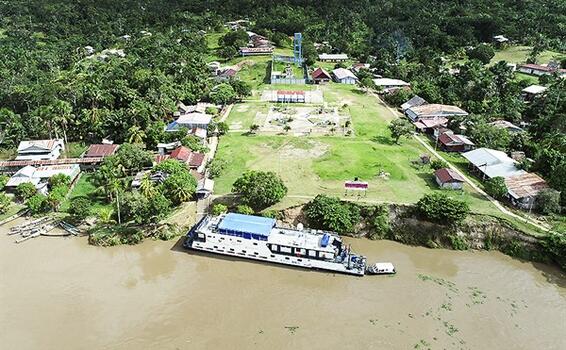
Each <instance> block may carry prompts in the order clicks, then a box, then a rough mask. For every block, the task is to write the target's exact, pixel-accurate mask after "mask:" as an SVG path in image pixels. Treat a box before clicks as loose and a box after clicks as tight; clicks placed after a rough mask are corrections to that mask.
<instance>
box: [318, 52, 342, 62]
mask: <svg viewBox="0 0 566 350" xmlns="http://www.w3.org/2000/svg"><path fill="white" fill-rule="evenodd" d="M318 60H319V61H321V62H346V61H347V60H348V55H346V54H345V53H323V54H320V55H318Z"/></svg>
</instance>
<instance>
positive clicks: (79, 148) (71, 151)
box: [61, 142, 88, 158]
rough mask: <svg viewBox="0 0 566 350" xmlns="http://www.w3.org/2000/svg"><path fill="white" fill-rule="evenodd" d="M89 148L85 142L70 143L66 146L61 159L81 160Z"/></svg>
mask: <svg viewBox="0 0 566 350" xmlns="http://www.w3.org/2000/svg"><path fill="white" fill-rule="evenodd" d="M87 148H88V146H87V145H86V144H85V143H83V142H69V143H67V144H66V145H65V151H64V152H63V154H62V157H61V158H79V157H80V156H81V154H83V152H84V151H86V150H87Z"/></svg>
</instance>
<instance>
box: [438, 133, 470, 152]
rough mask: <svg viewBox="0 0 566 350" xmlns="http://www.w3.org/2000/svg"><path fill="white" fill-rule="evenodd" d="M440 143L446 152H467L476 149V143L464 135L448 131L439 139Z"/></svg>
mask: <svg viewBox="0 0 566 350" xmlns="http://www.w3.org/2000/svg"><path fill="white" fill-rule="evenodd" d="M438 143H439V144H440V146H441V147H442V149H443V150H444V151H446V152H467V151H470V150H471V149H473V148H474V146H475V145H474V143H473V142H472V141H470V140H469V139H468V138H467V137H466V136H464V135H456V134H454V133H453V132H452V131H447V132H445V133H443V134H441V135H440V136H439V137H438Z"/></svg>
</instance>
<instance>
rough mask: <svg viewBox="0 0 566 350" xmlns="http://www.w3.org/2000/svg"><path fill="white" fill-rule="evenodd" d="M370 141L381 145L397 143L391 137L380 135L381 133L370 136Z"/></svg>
mask: <svg viewBox="0 0 566 350" xmlns="http://www.w3.org/2000/svg"><path fill="white" fill-rule="evenodd" d="M370 141H372V142H375V143H379V144H382V145H388V146H395V145H397V144H396V143H395V141H393V139H392V138H391V137H387V136H382V135H375V136H373V137H372V138H370Z"/></svg>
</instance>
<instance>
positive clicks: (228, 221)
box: [218, 213, 275, 236]
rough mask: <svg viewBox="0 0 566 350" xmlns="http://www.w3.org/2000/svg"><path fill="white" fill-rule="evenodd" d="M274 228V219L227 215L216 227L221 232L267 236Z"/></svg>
mask: <svg viewBox="0 0 566 350" xmlns="http://www.w3.org/2000/svg"><path fill="white" fill-rule="evenodd" d="M274 226H275V219H270V218H264V217H261V216H253V215H244V214H236V213H229V214H226V216H225V217H224V218H223V219H222V221H221V222H220V224H219V225H218V229H219V230H221V231H236V232H246V233H251V234H257V235H263V236H269V233H270V232H271V229H272V228H273V227H274Z"/></svg>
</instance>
